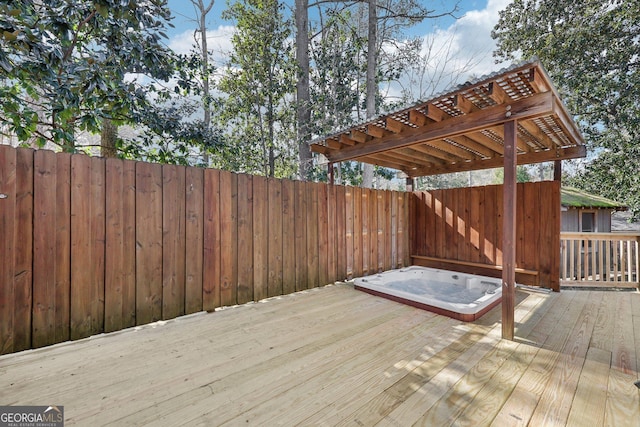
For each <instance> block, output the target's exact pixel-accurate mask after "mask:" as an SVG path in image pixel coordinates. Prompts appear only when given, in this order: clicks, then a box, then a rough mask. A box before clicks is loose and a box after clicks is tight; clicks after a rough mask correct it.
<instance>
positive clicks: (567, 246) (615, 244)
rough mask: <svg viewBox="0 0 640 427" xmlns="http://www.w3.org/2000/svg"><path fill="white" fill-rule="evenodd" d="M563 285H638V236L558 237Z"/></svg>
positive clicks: (567, 235)
mask: <svg viewBox="0 0 640 427" xmlns="http://www.w3.org/2000/svg"><path fill="white" fill-rule="evenodd" d="M560 239H561V242H562V244H561V257H560V259H561V267H560V279H561V280H562V283H563V284H566V285H569V284H588V283H592V284H603V285H611V286H616V285H625V284H626V285H635V286H638V285H640V278H639V277H638V272H639V271H640V259H639V258H638V244H639V242H640V235H639V234H623V233H570V232H563V233H561V234H560Z"/></svg>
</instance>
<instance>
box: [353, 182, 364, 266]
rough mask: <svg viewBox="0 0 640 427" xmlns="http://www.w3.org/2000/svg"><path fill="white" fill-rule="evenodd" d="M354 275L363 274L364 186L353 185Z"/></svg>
mask: <svg viewBox="0 0 640 427" xmlns="http://www.w3.org/2000/svg"><path fill="white" fill-rule="evenodd" d="M352 192H353V275H354V277H360V276H362V188H360V187H353V189H352Z"/></svg>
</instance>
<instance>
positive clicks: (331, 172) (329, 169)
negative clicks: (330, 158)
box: [327, 162, 335, 185]
mask: <svg viewBox="0 0 640 427" xmlns="http://www.w3.org/2000/svg"><path fill="white" fill-rule="evenodd" d="M327 173H328V175H329V184H330V185H333V184H334V183H335V181H334V180H335V176H334V170H333V162H329V164H328V165H327Z"/></svg>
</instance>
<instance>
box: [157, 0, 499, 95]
mask: <svg viewBox="0 0 640 427" xmlns="http://www.w3.org/2000/svg"><path fill="white" fill-rule="evenodd" d="M205 2H206V0H205ZM287 2H288V3H290V4H293V0H287ZM510 2H511V0H461V1H460V2H459V8H460V11H459V12H458V13H457V15H458V16H459V17H460V19H458V20H454V19H450V18H449V19H444V18H442V19H438V20H425V21H424V22H423V23H422V24H419V25H417V26H415V27H414V28H413V29H412V30H411V32H410V35H412V36H419V37H423V38H424V39H425V41H427V44H431V46H432V47H433V46H446V49H441V50H438V49H435V48H432V50H433V51H434V52H432V53H431V55H432V56H433V58H431V59H430V61H431V62H432V63H434V64H438V63H440V64H442V65H441V66H442V67H443V68H447V67H450V68H451V69H453V68H455V67H458V68H460V67H462V66H463V65H461V64H467V68H468V70H467V71H466V73H467V74H466V75H465V76H463V77H462V78H466V77H470V76H472V77H478V76H481V75H484V74H488V73H491V72H494V71H496V70H498V69H499V68H502V67H503V66H504V65H497V64H495V63H494V59H493V57H492V55H491V53H492V51H493V49H494V47H495V43H494V41H493V40H492V39H491V30H492V28H493V26H494V25H495V24H496V23H497V22H498V12H499V11H500V10H502V9H504V8H505V7H506V6H507V5H508V4H509V3H510ZM451 4H452V1H447V0H431V1H429V8H432V9H437V10H444V8H446V7H451V6H450V5H451ZM169 7H170V9H171V10H172V12H173V15H174V17H175V18H174V20H173V21H172V22H173V24H174V25H175V28H173V29H170V31H169V32H168V35H169V46H170V47H171V48H172V49H174V50H175V51H177V52H180V53H186V52H188V51H189V49H190V47H191V46H192V44H193V34H194V29H195V22H193V21H192V17H194V16H195V13H194V8H193V5H192V4H191V2H190V1H189V0H169ZM226 7H227V3H226V0H215V3H214V7H213V10H212V12H211V13H210V14H209V19H208V27H209V31H208V37H207V39H208V45H209V47H210V48H211V49H212V50H214V52H219V55H215V56H217V58H214V61H215V62H217V64H216V65H218V66H221V65H222V64H223V60H224V57H225V55H224V52H228V51H229V50H230V49H231V43H230V36H231V34H232V32H233V30H234V27H233V22H229V21H225V20H223V19H222V18H221V16H220V14H221V12H222V10H224V9H225V8H226ZM468 64H472V66H469V65H468ZM443 85H444V86H445V87H442V88H438V90H443V89H445V88H446V83H443Z"/></svg>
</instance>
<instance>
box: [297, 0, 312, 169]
mask: <svg viewBox="0 0 640 427" xmlns="http://www.w3.org/2000/svg"><path fill="white" fill-rule="evenodd" d="M294 14H295V23H296V64H297V66H298V70H297V73H298V80H297V83H296V140H297V143H298V161H299V167H298V175H299V176H300V179H303V180H305V179H307V178H308V177H309V173H310V169H311V166H312V165H311V163H312V160H313V157H312V155H311V148H310V147H309V140H310V139H311V94H310V91H309V73H310V71H309V69H310V63H309V0H295V10H294Z"/></svg>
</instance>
